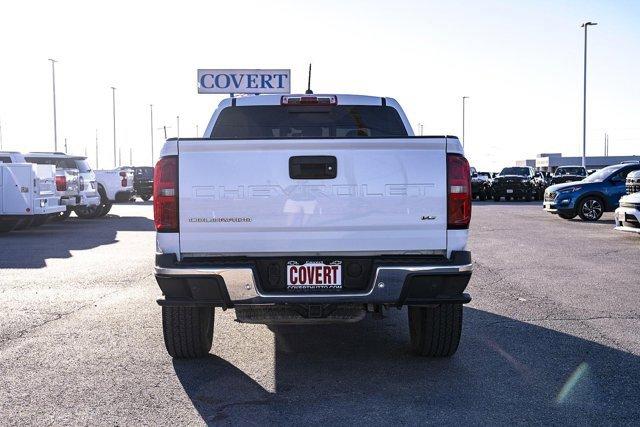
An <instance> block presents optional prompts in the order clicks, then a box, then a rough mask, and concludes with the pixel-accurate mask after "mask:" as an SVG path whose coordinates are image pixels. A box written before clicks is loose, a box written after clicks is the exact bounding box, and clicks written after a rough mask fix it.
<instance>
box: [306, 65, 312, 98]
mask: <svg viewBox="0 0 640 427" xmlns="http://www.w3.org/2000/svg"><path fill="white" fill-rule="evenodd" d="M305 94H306V95H313V91H312V90H311V63H309V80H308V81H307V91H306V92H305Z"/></svg>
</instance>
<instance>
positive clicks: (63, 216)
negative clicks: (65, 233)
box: [51, 208, 71, 222]
mask: <svg viewBox="0 0 640 427" xmlns="http://www.w3.org/2000/svg"><path fill="white" fill-rule="evenodd" d="M69 215H71V209H69V208H67V210H66V211H63V212H58V213H57V214H53V217H52V218H51V220H52V221H59V222H61V221H64V220H65V219H67V218H69Z"/></svg>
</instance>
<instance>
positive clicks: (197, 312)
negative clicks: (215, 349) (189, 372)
mask: <svg viewBox="0 0 640 427" xmlns="http://www.w3.org/2000/svg"><path fill="white" fill-rule="evenodd" d="M214 320H215V309H214V308H213V307H167V306H163V307H162V333H163V335H164V344H165V346H166V347H167V351H168V352H169V354H170V355H171V357H174V358H177V359H191V358H196V357H203V356H206V355H207V354H209V350H211V345H212V344H213V324H214Z"/></svg>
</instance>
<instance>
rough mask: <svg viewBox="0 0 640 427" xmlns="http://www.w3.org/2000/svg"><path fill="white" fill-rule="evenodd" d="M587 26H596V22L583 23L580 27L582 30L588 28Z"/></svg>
mask: <svg viewBox="0 0 640 427" xmlns="http://www.w3.org/2000/svg"><path fill="white" fill-rule="evenodd" d="M589 25H598V23H597V22H591V21H589V22H585V23H584V24H582V25H581V27H582V28H585V27H588V26H589Z"/></svg>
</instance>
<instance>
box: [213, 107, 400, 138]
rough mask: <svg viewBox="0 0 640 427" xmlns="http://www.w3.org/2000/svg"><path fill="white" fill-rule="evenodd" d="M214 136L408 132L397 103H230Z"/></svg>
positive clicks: (311, 136)
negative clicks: (289, 104) (300, 104)
mask: <svg viewBox="0 0 640 427" xmlns="http://www.w3.org/2000/svg"><path fill="white" fill-rule="evenodd" d="M210 136H211V137H212V138H239V139H243V138H322V137H334V138H335V137H348V138H367V137H374V138H375V137H386V136H399V137H401V136H407V130H406V129H405V127H404V124H403V123H402V119H401V118H400V115H399V114H398V111H396V109H395V108H393V107H388V106H381V105H380V106H378V105H337V106H280V105H259V106H246V107H228V108H225V109H223V110H222V111H221V112H220V115H219V116H218V120H217V121H216V123H215V125H214V127H213V131H212V132H211V135H210Z"/></svg>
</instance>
